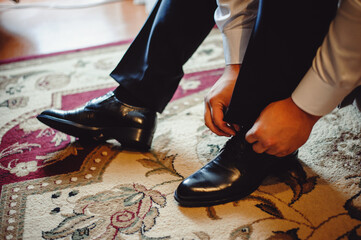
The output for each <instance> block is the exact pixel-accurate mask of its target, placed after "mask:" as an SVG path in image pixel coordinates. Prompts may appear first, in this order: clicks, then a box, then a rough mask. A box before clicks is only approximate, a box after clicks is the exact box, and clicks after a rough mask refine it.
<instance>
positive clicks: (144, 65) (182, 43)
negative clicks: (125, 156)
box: [38, 0, 217, 150]
mask: <svg viewBox="0 0 361 240" xmlns="http://www.w3.org/2000/svg"><path fill="white" fill-rule="evenodd" d="M216 6H217V5H216V1H215V0H197V1H191V0H159V1H158V2H157V4H156V6H155V7H154V9H153V11H152V13H151V14H150V16H149V18H148V19H147V21H146V23H145V25H144V27H143V28H142V30H141V31H140V33H139V34H138V36H137V37H136V38H135V40H134V41H133V43H132V44H131V46H130V47H129V49H128V51H127V52H126V54H125V56H124V57H123V59H122V60H121V61H120V63H119V65H118V66H117V67H116V69H115V70H114V71H113V72H112V73H111V76H112V77H113V78H114V79H116V80H117V81H118V82H119V84H120V86H119V87H118V88H117V89H116V90H115V91H114V92H110V93H108V94H106V95H105V96H102V97H100V98H97V99H93V100H91V101H90V102H88V103H87V104H86V105H85V106H84V107H81V108H78V109H75V110H70V111H62V110H52V109H50V110H46V111H44V112H42V113H41V114H40V115H39V116H38V119H39V120H40V121H41V122H43V123H45V124H46V125H48V126H50V127H52V128H55V129H57V130H59V131H62V132H64V133H67V134H69V135H72V136H76V137H79V138H83V139H94V140H106V139H116V140H117V141H119V142H120V143H122V145H123V146H128V147H133V148H136V149H139V150H144V149H148V148H149V147H150V145H151V142H152V139H153V134H154V131H155V128H156V117H157V115H156V111H158V112H161V111H162V110H163V109H164V107H165V106H166V105H167V103H168V102H169V101H170V99H171V97H172V96H173V94H174V92H175V90H176V88H177V86H178V83H179V81H180V80H181V78H182V76H183V70H182V66H183V64H184V63H185V62H186V61H187V60H188V59H189V58H190V57H191V56H192V54H193V53H194V52H195V50H196V49H197V48H198V46H199V45H200V44H201V43H202V41H203V40H204V38H205V37H206V36H207V35H208V33H209V32H210V30H211V29H212V27H213V26H214V20H213V14H214V11H215V9H216Z"/></svg>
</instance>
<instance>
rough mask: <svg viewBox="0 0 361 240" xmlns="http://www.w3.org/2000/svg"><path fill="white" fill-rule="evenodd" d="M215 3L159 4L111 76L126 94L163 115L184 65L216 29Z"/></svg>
mask: <svg viewBox="0 0 361 240" xmlns="http://www.w3.org/2000/svg"><path fill="white" fill-rule="evenodd" d="M216 7H217V4H216V1H215V0H197V1H192V0H160V1H158V2H157V4H156V6H155V8H154V10H153V12H152V13H151V15H150V16H149V19H148V20H147V22H146V23H145V25H144V27H143V29H142V30H141V31H140V33H139V35H138V36H137V37H136V39H135V40H134V42H133V43H132V44H131V46H130V47H129V49H128V51H127V52H126V54H125V55H124V57H123V58H122V60H121V61H120V63H119V64H118V66H117V67H116V68H115V69H114V71H113V72H112V73H111V76H112V77H113V78H114V79H115V80H116V81H117V82H118V83H119V84H120V86H121V89H122V90H123V91H128V92H129V93H130V94H131V95H132V96H134V97H137V98H139V102H141V104H142V105H143V106H145V107H148V108H150V109H153V110H155V111H158V112H161V111H163V109H164V107H165V106H166V105H167V103H168V102H169V101H170V99H171V98H172V96H173V94H174V92H175V90H176V89H177V86H178V83H179V81H180V80H181V78H182V77H183V74H184V73H183V65H184V63H185V62H186V61H187V60H188V59H189V58H190V57H191V56H192V54H193V53H194V52H195V50H196V49H197V48H198V47H199V45H200V44H201V43H202V42H203V40H204V39H205V37H206V36H207V35H208V33H209V32H210V30H211V29H212V28H213V26H214V25H215V23H214V19H213V15H214V11H215V9H216Z"/></svg>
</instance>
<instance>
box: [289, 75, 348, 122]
mask: <svg viewBox="0 0 361 240" xmlns="http://www.w3.org/2000/svg"><path fill="white" fill-rule="evenodd" d="M351 91H352V89H345V88H340V87H339V86H336V85H330V84H329V83H326V82H324V81H323V80H322V79H321V78H320V77H319V76H318V74H317V73H316V72H315V71H314V70H313V69H312V68H310V69H309V70H308V72H307V73H306V75H305V76H304V78H303V79H302V81H301V82H300V83H299V85H298V86H297V88H296V89H295V91H294V92H293V93H292V100H293V101H294V102H295V104H296V105H297V106H298V107H299V108H301V109H302V110H304V111H305V112H307V113H309V114H312V115H315V116H323V115H326V114H328V113H329V112H331V111H332V110H333V109H334V108H335V107H337V105H338V104H339V103H340V102H341V101H342V100H343V99H344V98H345V96H347V94H349V93H350V92H351Z"/></svg>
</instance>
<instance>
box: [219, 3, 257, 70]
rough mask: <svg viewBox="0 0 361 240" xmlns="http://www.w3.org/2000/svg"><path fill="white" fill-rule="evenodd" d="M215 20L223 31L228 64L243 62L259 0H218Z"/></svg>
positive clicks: (225, 55)
mask: <svg viewBox="0 0 361 240" xmlns="http://www.w3.org/2000/svg"><path fill="white" fill-rule="evenodd" d="M217 4H218V8H217V9H216V11H215V13H214V20H215V22H216V24H217V26H218V28H219V29H220V30H221V32H222V37H223V49H224V57H225V62H226V64H227V65H228V64H241V63H242V61H243V57H244V54H245V51H246V49H247V45H248V42H249V38H250V36H251V33H252V29H253V26H254V22H255V19H256V17H257V10H258V0H217Z"/></svg>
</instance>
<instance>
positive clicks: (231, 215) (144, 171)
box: [0, 30, 361, 240]
mask: <svg viewBox="0 0 361 240" xmlns="http://www.w3.org/2000/svg"><path fill="white" fill-rule="evenodd" d="M127 46H128V43H127V44H122V45H118V46H110V47H105V48H99V49H93V50H87V51H80V52H75V53H67V54H62V55H58V56H52V57H47V58H38V59H33V60H28V61H21V62H15V63H10V64H5V65H1V66H0V113H1V114H0V123H1V124H0V174H1V178H0V184H1V192H0V193H1V198H0V199H1V200H0V201H1V202H0V205H1V206H0V237H1V239H145V240H148V239H152V240H158V239H185V240H188V239H199V240H207V239H244V240H245V239H270V240H271V239H272V240H275V239H279V240H283V239H284V240H299V239H300V240H303V239H319V240H325V239H327V240H328V239H342V240H346V239H348V240H354V239H361V113H360V112H358V111H357V108H356V107H355V106H353V105H351V106H348V107H345V108H342V109H335V110H334V111H333V112H332V113H330V114H329V115H327V116H325V117H323V118H322V119H321V120H320V121H319V122H318V123H317V124H316V125H315V127H314V130H313V132H312V134H311V136H310V139H309V141H308V142H307V143H306V144H305V145H304V146H303V147H302V148H301V149H300V151H299V160H300V161H299V163H298V164H297V165H294V166H292V167H291V168H289V169H287V171H279V172H277V173H275V174H274V176H270V177H269V178H268V179H266V180H265V181H264V183H263V184H262V186H261V187H260V188H259V189H258V190H256V191H255V192H254V193H253V194H251V195H250V196H248V197H246V198H244V199H241V200H239V201H237V202H232V203H228V204H223V205H219V206H214V207H201V208H184V207H180V206H178V205H177V203H176V202H175V200H174V199H173V192H174V190H175V189H176V187H177V185H178V184H179V183H180V182H181V181H182V180H183V179H184V178H186V177H187V176H189V175H190V174H191V173H193V172H194V171H196V170H197V169H199V168H200V167H201V166H203V165H204V164H205V163H207V162H208V161H210V160H211V159H212V158H213V157H214V156H215V155H216V154H217V152H218V151H219V150H220V149H221V148H222V146H223V144H224V143H225V141H226V140H227V139H226V138H224V137H218V136H215V135H214V134H212V133H211V132H210V131H209V130H207V128H206V127H205V126H204V123H203V102H202V101H203V96H204V94H205V93H206V92H207V89H208V88H209V87H210V86H211V85H212V84H213V83H214V82H215V81H216V80H217V78H218V77H219V76H220V75H221V74H222V68H223V66H224V62H223V52H222V40H221V37H220V35H219V33H218V32H217V30H214V31H213V32H212V33H211V34H210V35H209V37H208V38H207V39H206V41H205V42H204V43H203V44H202V46H201V47H200V48H199V49H198V51H197V52H196V53H195V55H194V56H193V57H192V59H190V61H189V62H188V63H187V64H186V65H185V67H184V71H185V73H186V74H185V76H184V78H183V79H182V81H181V84H180V86H179V88H178V90H177V92H176V94H175V96H174V98H173V100H172V101H171V103H170V104H169V105H168V106H167V108H166V110H165V111H164V112H163V113H162V114H160V115H159V124H158V128H157V132H156V135H155V139H154V141H153V145H152V149H151V151H149V152H135V151H130V150H126V149H123V148H122V146H121V145H120V144H118V143H117V142H115V141H108V142H105V143H99V144H95V143H91V142H86V141H79V140H77V139H75V138H73V137H70V136H68V135H65V134H63V133H61V132H58V131H56V130H53V129H51V128H48V127H47V126H45V125H43V124H41V123H40V122H38V121H37V120H36V118H35V117H36V116H37V114H39V113H40V112H41V111H43V110H44V109H48V108H50V107H51V108H59V109H72V108H75V107H78V106H81V105H82V104H83V103H85V102H86V101H88V100H90V99H92V98H95V97H98V96H101V95H103V94H104V93H106V92H108V91H110V90H112V89H114V88H115V87H116V83H115V82H114V81H113V80H112V79H111V78H110V77H108V75H109V73H110V71H111V70H112V69H113V68H114V67H115V66H116V64H117V62H118V61H119V59H120V58H121V56H122V55H123V54H124V52H125V50H126V49H127Z"/></svg>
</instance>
